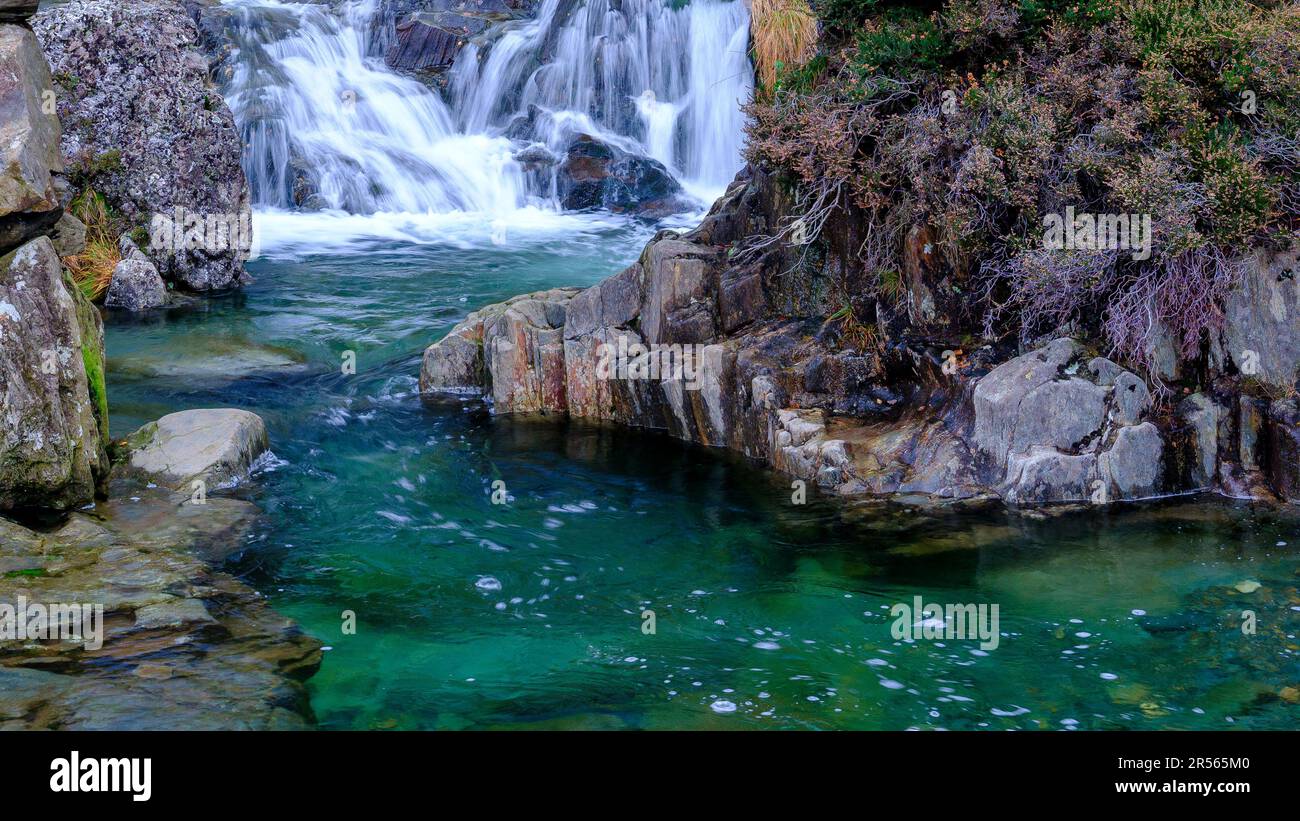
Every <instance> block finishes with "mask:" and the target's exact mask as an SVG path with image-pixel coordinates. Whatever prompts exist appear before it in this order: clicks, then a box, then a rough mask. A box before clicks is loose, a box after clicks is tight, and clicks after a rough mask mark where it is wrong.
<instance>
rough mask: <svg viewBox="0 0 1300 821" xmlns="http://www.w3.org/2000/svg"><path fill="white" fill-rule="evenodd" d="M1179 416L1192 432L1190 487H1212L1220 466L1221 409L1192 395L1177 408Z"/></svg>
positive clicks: (1204, 399) (1196, 395)
mask: <svg viewBox="0 0 1300 821" xmlns="http://www.w3.org/2000/svg"><path fill="white" fill-rule="evenodd" d="M1178 415H1179V417H1180V418H1182V419H1183V420H1184V421H1185V422H1186V423H1187V424H1188V425H1190V426H1191V430H1192V460H1191V470H1190V476H1189V481H1190V482H1191V483H1192V487H1193V488H1198V489H1199V488H1208V487H1211V486H1213V485H1214V482H1215V477H1216V475H1217V473H1218V465H1219V456H1218V449H1219V425H1220V421H1221V420H1222V417H1223V408H1222V407H1221V406H1220V405H1219V404H1218V403H1217V402H1215V401H1214V400H1213V399H1211V398H1210V397H1208V396H1206V395H1205V394H1203V393H1194V394H1192V395H1191V396H1189V397H1187V398H1186V399H1184V400H1183V401H1182V402H1180V403H1179V405H1178Z"/></svg>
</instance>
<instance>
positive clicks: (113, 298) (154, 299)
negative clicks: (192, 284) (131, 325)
mask: <svg viewBox="0 0 1300 821" xmlns="http://www.w3.org/2000/svg"><path fill="white" fill-rule="evenodd" d="M137 253H139V252H138V251H137ZM166 304H167V285H166V283H164V282H163V280H162V277H161V276H159V275H158V269H157V268H155V267H153V263H152V262H150V261H149V260H147V259H145V258H144V257H143V255H140V256H139V257H137V258H133V259H124V260H122V261H121V262H119V263H118V264H117V266H116V267H115V268H113V281H112V282H110V283H109V285H108V294H107V295H106V296H105V297H104V305H105V307H108V308H122V309H124V310H127V311H131V312H132V313H139V312H141V311H147V310H150V309H152V308H159V307H162V306H163V305H166Z"/></svg>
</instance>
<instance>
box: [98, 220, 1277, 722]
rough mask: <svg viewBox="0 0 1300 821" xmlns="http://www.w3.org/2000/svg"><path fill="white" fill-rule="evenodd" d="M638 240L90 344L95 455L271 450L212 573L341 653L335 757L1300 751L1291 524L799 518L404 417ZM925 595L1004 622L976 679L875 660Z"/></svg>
mask: <svg viewBox="0 0 1300 821" xmlns="http://www.w3.org/2000/svg"><path fill="white" fill-rule="evenodd" d="M649 230H650V229H648V228H629V227H603V228H602V227H599V226H596V227H592V228H591V229H590V230H588V231H585V232H582V231H580V232H576V233H575V232H572V231H566V232H563V233H561V234H557V235H556V236H555V237H552V238H550V239H547V240H546V241H534V242H530V243H528V244H525V245H523V246H521V247H517V248H515V247H503V248H498V247H493V246H491V245H490V244H489V245H483V246H473V245H472V244H471V245H470V246H469V247H450V246H438V245H429V246H423V247H413V246H409V245H403V244H398V243H388V244H382V245H377V246H374V247H371V248H369V249H368V250H367V251H366V253H354V252H347V253H340V252H330V253H327V254H320V255H315V256H313V255H305V256H303V257H301V258H300V259H297V260H288V259H278V260H276V259H270V260H261V261H258V262H255V263H253V264H252V265H251V266H250V269H251V271H252V273H253V275H254V276H255V277H256V278H257V281H256V282H255V283H254V284H253V285H252V286H250V287H249V288H248V289H246V291H244V292H243V293H242V294H240V295H237V296H233V297H227V298H223V299H217V300H212V301H210V302H207V303H203V304H200V305H198V306H194V307H191V308H190V309H186V310H176V311H172V312H170V313H169V314H167V315H165V316H162V317H155V318H153V319H149V320H145V321H141V322H132V321H128V320H122V319H120V318H117V317H110V324H109V326H108V334H107V344H108V352H109V374H108V384H109V393H110V400H111V402H112V408H113V414H114V415H113V432H114V434H115V435H118V436H120V435H123V434H125V433H128V432H129V431H130V430H132V429H133V428H134V427H135V426H136V425H138V424H141V423H143V422H145V421H147V420H149V419H153V418H156V417H158V416H160V415H162V414H164V413H166V412H169V411H172V410H177V409H181V408H188V407H212V406H234V407H244V408H248V409H250V410H253V411H256V412H257V413H259V414H261V415H262V416H263V417H264V418H265V419H266V420H267V423H268V425H269V428H270V433H271V440H272V446H273V449H274V452H275V454H276V456H277V457H278V460H279V461H277V462H275V463H274V464H272V465H270V466H268V468H267V469H266V470H265V471H264V472H263V473H261V475H260V477H259V480H258V482H257V483H255V484H254V485H253V486H252V487H250V488H249V489H247V490H246V492H248V493H251V494H252V497H253V498H255V499H256V500H257V501H258V502H259V503H260V504H261V505H262V506H263V508H264V509H265V510H266V513H267V515H266V517H265V520H264V521H263V522H262V523H261V525H260V526H259V528H258V530H257V533H256V535H255V537H254V538H253V539H252V540H250V542H249V544H248V546H247V549H246V550H245V551H244V554H243V556H242V557H241V558H240V559H239V560H238V561H237V563H236V564H235V565H234V567H233V569H234V570H235V571H236V572H238V573H240V574H241V575H242V576H243V577H244V578H245V579H246V580H247V581H248V582H249V583H250V584H252V585H253V586H254V587H255V588H257V589H258V590H260V591H261V592H263V593H265V594H266V595H267V596H268V598H269V599H270V601H271V602H272V603H273V605H274V606H275V607H277V608H278V609H279V610H280V611H282V612H284V613H285V614H287V615H289V616H291V617H293V618H295V619H297V620H298V621H299V622H300V623H301V624H302V625H303V626H304V628H305V629H306V630H307V631H309V632H310V633H312V634H313V635H315V636H317V637H319V638H320V639H322V640H323V641H324V642H325V643H326V644H327V645H328V646H329V648H330V649H329V650H328V651H327V652H326V653H325V661H324V664H323V667H322V668H321V671H320V672H319V674H317V675H316V677H315V678H314V679H312V680H311V682H310V684H309V688H310V691H311V696H312V704H313V707H314V710H315V712H316V715H317V718H318V719H319V721H320V723H321V725H322V726H324V727H330V728H362V729H364V728H412V729H414V728H422V729H434V728H437V729H460V728H476V729H477V728H518V727H530V728H563V727H580V728H649V729H660V728H727V729H730V728H821V729H828V728H853V729H905V728H912V727H917V728H947V729H976V728H987V729H1010V728H1026V729H1032V728H1050V729H1094V728H1120V727H1128V728H1152V729H1157V728H1159V729H1166V728H1209V729H1219V728H1234V727H1235V728H1246V727H1250V728H1263V727H1267V728H1288V727H1293V726H1294V725H1295V717H1296V715H1297V710H1300V706H1297V705H1293V704H1288V703H1287V702H1286V701H1283V700H1281V699H1279V698H1278V695H1277V694H1278V693H1279V692H1280V691H1281V690H1282V689H1283V688H1285V687H1296V686H1300V664H1298V663H1297V660H1298V657H1300V656H1298V654H1300V642H1298V640H1297V638H1296V634H1297V632H1298V631H1300V595H1298V594H1297V591H1296V587H1297V584H1300V575H1297V572H1298V569H1300V561H1298V559H1300V521H1298V520H1297V519H1296V518H1294V517H1291V516H1287V515H1284V514H1281V513H1278V512H1276V511H1269V510H1267V509H1258V510H1254V509H1252V508H1250V507H1249V506H1245V505H1234V504H1230V503H1228V502H1225V501H1222V500H1215V499H1198V500H1190V501H1189V500H1183V501H1178V502H1169V503H1164V504H1158V505H1150V506H1146V507H1138V508H1129V509H1127V510H1114V511H1111V512H1108V513H1088V514H1075V515H1071V516H1064V517H1059V518H1053V519H1035V518H1026V517H1016V516H1010V515H1007V514H1004V513H1001V512H998V511H983V512H966V513H929V514H927V513H923V512H920V511H918V510H915V509H907V508H904V507H901V506H888V507H886V506H880V505H847V504H844V503H841V502H837V501H834V500H827V499H818V498H815V497H814V498H812V499H810V501H809V503H808V504H806V505H803V506H797V505H794V504H792V503H791V499H790V489H789V487H788V482H787V481H783V480H781V479H780V478H779V477H776V476H774V475H771V474H769V473H767V472H765V471H762V470H758V469H756V468H755V467H753V466H751V465H749V464H747V463H746V462H744V461H743V460H741V459H739V458H736V457H734V456H731V455H728V454H725V453H720V452H714V451H708V450H704V449H699V448H692V447H688V446H685V445H682V444H680V443H676V442H674V441H672V440H670V439H667V438H665V437H662V436H657V435H653V434H637V433H631V432H626V431H618V430H615V429H611V428H600V427H594V426H586V425H580V424H570V425H564V424H558V423H544V422H543V423H538V422H522V421H509V420H505V419H492V418H491V417H489V416H488V415H486V414H485V413H483V412H482V410H481V409H479V408H477V407H476V406H474V405H461V404H450V405H438V406H426V405H425V404H423V403H422V402H421V401H420V399H419V398H418V396H417V395H416V393H415V391H416V383H415V377H416V374H417V372H418V368H419V355H420V352H421V351H422V349H423V348H424V347H425V346H426V345H427V344H428V343H430V342H432V341H434V340H436V339H438V338H439V337H440V336H441V335H442V334H443V333H444V332H445V331H446V330H447V329H448V328H449V327H450V326H451V325H452V324H454V323H455V322H456V321H458V320H459V319H461V318H462V317H463V316H464V315H465V314H466V313H467V312H468V311H469V310H472V309H474V308H476V307H479V306H481V305H483V304H486V303H488V302H492V301H495V300H499V299H502V298H504V297H506V296H509V295H512V294H515V293H519V292H523V291H529V290H534V289H538V288H543V287H549V286H553V285H581V284H588V283H591V282H595V281H597V280H598V279H599V278H601V277H603V276H605V275H608V274H610V273H612V272H614V271H616V270H618V268H619V267H620V266H621V265H623V264H626V263H627V262H628V261H630V260H631V259H632V258H633V257H634V256H635V254H636V253H637V252H638V251H639V249H640V247H641V245H642V243H643V242H644V241H645V239H646V237H647V236H648V233H649ZM251 345H258V346H264V348H263V349H260V350H258V351H256V352H255V353H250V352H249V347H250V346H251ZM345 351H354V352H355V353H356V358H357V367H358V372H357V374H356V375H344V374H343V373H341V369H340V362H341V359H342V356H343V354H344V352H345ZM497 480H500V481H503V482H505V486H506V489H507V490H508V493H509V495H510V497H511V498H510V500H509V501H508V502H507V503H506V504H501V505H496V504H493V501H492V486H493V482H495V481H497ZM1281 542H1286V543H1287V544H1285V545H1282V544H1279V543H1281ZM1242 582H1257V583H1259V585H1261V586H1260V587H1259V588H1258V589H1257V590H1254V591H1253V592H1250V593H1243V592H1239V591H1238V589H1236V586H1237V585H1239V584H1240V583H1242ZM1251 587H1252V585H1250V584H1246V585H1243V589H1250V588H1251ZM915 595H922V596H923V597H924V598H925V600H926V601H928V602H936V603H940V604H947V603H973V604H979V603H984V604H997V605H998V607H999V614H1000V633H1001V635H1000V636H999V643H998V646H997V648H996V649H992V650H990V651H987V652H985V651H982V650H980V649H979V646H978V643H977V642H975V641H969V640H949V641H927V640H920V641H914V642H904V641H898V640H895V639H894V638H893V637H892V635H891V625H892V623H893V619H892V618H891V617H890V607H891V606H892V605H893V604H895V603H897V602H908V603H910V602H911V601H912V598H913V596H915ZM1243 610H1252V611H1254V613H1255V615H1256V624H1255V628H1256V629H1255V632H1254V633H1253V634H1247V633H1243V631H1242V629H1241V625H1242V624H1243V621H1242V618H1241V612H1242V611H1243ZM344 611H351V612H353V613H354V614H355V617H356V632H355V634H354V635H349V634H345V633H344V632H343V630H342V627H343V624H344V618H343V614H344ZM644 611H653V614H654V627H655V630H654V632H653V633H647V632H643V623H644V621H643V620H644Z"/></svg>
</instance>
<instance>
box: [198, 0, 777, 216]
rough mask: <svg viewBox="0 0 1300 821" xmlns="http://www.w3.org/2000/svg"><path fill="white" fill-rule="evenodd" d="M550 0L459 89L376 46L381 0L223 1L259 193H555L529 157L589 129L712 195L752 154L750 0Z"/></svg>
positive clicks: (546, 204)
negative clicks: (410, 70) (683, 1)
mask: <svg viewBox="0 0 1300 821" xmlns="http://www.w3.org/2000/svg"><path fill="white" fill-rule="evenodd" d="M670 2H671V0H621V2H620V0H542V5H541V6H540V8H539V9H537V11H536V16H535V17H533V18H532V19H528V20H517V21H512V22H507V23H501V24H497V25H496V26H495V27H494V28H493V29H490V30H489V31H488V32H487V36H482V37H479V38H475V41H474V42H471V43H469V44H467V45H466V46H465V47H464V49H463V50H462V51H461V53H460V54H459V56H458V57H457V59H456V61H455V63H454V65H453V66H452V67H451V68H450V69H449V71H448V76H447V88H446V91H445V94H446V100H444V99H443V97H442V96H441V95H440V94H439V93H438V92H436V91H434V90H431V89H430V88H429V87H427V86H426V85H424V84H422V83H420V82H418V81H416V80H414V79H411V78H409V77H406V76H403V75H400V74H398V73H396V72H394V71H392V70H390V69H388V68H387V66H385V65H384V62H383V59H382V56H381V55H376V54H374V53H372V52H371V51H370V50H369V49H370V48H371V46H370V43H371V42H372V37H371V34H372V23H373V21H374V18H375V15H376V13H377V10H378V5H379V2H378V0H339V2H336V3H334V4H323V3H292V2H281V0H223V6H224V7H225V8H226V9H228V10H230V11H231V12H232V13H233V17H232V21H231V23H230V24H229V25H228V31H231V32H232V37H233V39H234V41H235V47H236V48H237V53H236V54H235V55H234V59H233V61H232V62H233V72H232V74H231V76H230V77H229V80H228V81H227V83H226V85H225V89H224V93H225V95H226V99H227V102H228V103H229V105H230V107H231V110H232V111H233V113H234V115H235V119H236V121H237V122H238V124H239V127H240V129H241V131H242V134H243V138H244V144H245V159H244V166H245V171H246V173H247V176H248V178H249V185H250V187H251V190H252V195H253V200H254V202H255V204H257V205H258V206H259V207H261V208H263V209H266V208H270V209H289V208H293V207H295V206H296V205H304V204H305V205H309V206H311V207H314V208H324V209H328V210H330V211H337V212H346V213H348V214H357V215H366V214H394V213H405V214H453V213H478V214H487V215H495V216H505V215H509V214H511V213H513V212H516V211H518V210H519V209H539V208H540V209H543V210H545V209H551V210H554V208H555V207H556V206H555V203H554V200H553V199H552V192H553V190H554V183H553V182H551V183H550V184H549V185H545V184H539V183H538V182H537V180H536V179H535V175H529V174H525V172H524V170H523V168H522V166H521V165H520V163H519V162H517V161H516V160H515V159H514V155H515V154H516V153H517V152H518V151H519V150H520V149H522V148H524V147H527V146H528V145H530V144H533V143H539V142H540V143H543V144H545V145H546V146H547V147H548V148H549V149H551V151H552V152H553V153H558V152H560V151H562V150H563V148H564V146H565V144H566V141H567V140H569V139H571V138H572V137H573V136H574V135H575V134H577V133H587V134H590V135H592V136H594V137H597V138H598V139H602V140H605V141H607V142H611V143H613V144H616V145H618V146H619V147H620V148H623V149H625V150H628V151H632V152H634V153H639V154H646V155H648V156H651V157H653V158H655V159H657V160H659V161H660V162H662V163H663V164H664V165H665V166H667V167H668V168H669V169H670V171H672V172H673V174H674V175H675V176H677V177H678V179H679V180H680V181H681V182H682V183H683V185H684V187H685V188H686V190H687V191H688V192H690V193H693V194H695V195H696V196H698V197H700V198H701V199H705V198H709V197H712V196H715V195H716V194H717V193H719V192H720V191H721V189H722V188H723V187H725V185H726V183H727V182H729V181H730V179H731V178H732V176H733V175H734V174H735V172H736V171H737V170H738V169H739V167H740V165H741V162H742V161H741V156H740V151H741V141H742V139H743V115H742V113H741V110H740V107H741V105H742V104H743V103H744V101H745V100H746V99H747V97H748V95H749V93H750V87H751V74H752V71H751V69H750V67H749V61H748V56H747V53H746V49H747V44H748V21H749V15H748V10H747V8H746V6H745V2H744V0H691V2H690V3H689V4H688V5H685V6H681V7H679V8H674V7H673V6H672V5H670V4H669V3H670Z"/></svg>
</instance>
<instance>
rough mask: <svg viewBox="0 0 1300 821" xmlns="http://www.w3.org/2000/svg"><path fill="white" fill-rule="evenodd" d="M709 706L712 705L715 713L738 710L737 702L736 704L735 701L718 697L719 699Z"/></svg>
mask: <svg viewBox="0 0 1300 821" xmlns="http://www.w3.org/2000/svg"><path fill="white" fill-rule="evenodd" d="M709 707H710V708H711V709H712V710H713V712H715V713H734V712H736V704H735V702H732V701H726V700H724V699H718V700H717V701H715V702H713V703H712V704H710V705H709Z"/></svg>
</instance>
